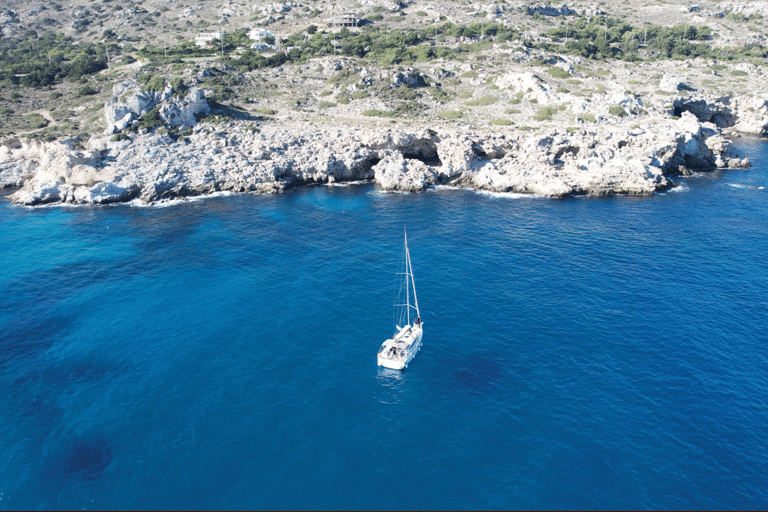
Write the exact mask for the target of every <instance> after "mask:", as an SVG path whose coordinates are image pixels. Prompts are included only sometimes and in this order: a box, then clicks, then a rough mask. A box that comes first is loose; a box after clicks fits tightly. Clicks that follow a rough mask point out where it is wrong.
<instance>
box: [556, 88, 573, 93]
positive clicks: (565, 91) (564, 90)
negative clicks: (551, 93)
mask: <svg viewBox="0 0 768 512" xmlns="http://www.w3.org/2000/svg"><path fill="white" fill-rule="evenodd" d="M556 90H557V92H561V93H569V92H571V91H570V89H566V88H565V87H558V88H557V89H556Z"/></svg>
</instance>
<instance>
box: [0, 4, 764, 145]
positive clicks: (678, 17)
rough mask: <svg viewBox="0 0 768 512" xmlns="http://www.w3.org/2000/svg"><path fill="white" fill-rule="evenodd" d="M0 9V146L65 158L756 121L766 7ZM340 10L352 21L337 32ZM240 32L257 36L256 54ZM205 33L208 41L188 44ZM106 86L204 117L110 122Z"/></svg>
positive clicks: (755, 127)
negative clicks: (237, 141) (172, 145)
mask: <svg viewBox="0 0 768 512" xmlns="http://www.w3.org/2000/svg"><path fill="white" fill-rule="evenodd" d="M0 5H2V14H1V15H0V27H2V32H3V39H2V40H0V45H1V46H0V48H1V50H2V55H1V57H2V59H0V140H4V141H5V143H6V144H10V145H13V144H17V143H16V142H14V141H16V140H18V138H19V137H21V138H23V140H37V141H40V142H52V141H56V140H65V139H66V140H69V139H70V138H72V137H75V139H72V140H74V141H75V142H74V145H75V147H77V146H78V145H82V144H85V141H87V140H89V139H91V138H93V137H97V138H98V137H102V136H103V134H104V133H105V130H106V134H107V135H108V136H111V137H112V139H113V140H120V139H125V138H130V137H134V135H132V134H138V135H141V134H146V133H154V132H157V133H158V134H161V135H167V136H169V137H171V138H172V139H173V140H174V141H175V140H179V137H181V138H184V137H187V136H189V135H190V134H191V133H192V132H191V128H192V126H193V125H196V126H197V127H196V128H195V130H199V127H208V128H205V129H206V130H208V131H209V132H210V131H219V132H222V133H228V132H231V131H232V130H243V129H248V130H255V131H260V130H263V129H265V128H270V129H272V130H276V129H286V130H298V131H302V130H305V131H313V130H315V131H317V130H324V129H327V128H333V127H347V128H354V127H359V128H366V129H374V128H384V129H386V128H396V129H407V130H421V129H430V130H436V129H441V130H480V131H482V132H483V133H490V134H494V133H495V134H510V135H512V136H522V135H526V134H530V135H536V134H546V133H549V132H551V131H553V130H567V132H568V133H571V134H574V133H577V132H580V131H584V130H587V131H589V130H592V127H595V128H597V127H601V126H612V125H621V126H623V127H625V128H626V129H630V128H632V127H634V126H641V125H649V126H653V125H655V124H658V120H660V119H673V118H677V117H679V116H680V115H681V113H682V112H684V111H686V110H689V111H692V112H695V113H696V115H697V117H698V118H699V120H700V121H702V122H704V121H712V122H715V120H718V122H717V123H716V124H717V125H718V127H719V128H720V129H723V130H725V131H726V132H727V131H729V130H731V129H732V128H734V126H736V127H737V128H738V127H741V128H742V129H741V130H739V131H747V132H750V133H757V134H762V133H764V127H765V126H766V125H768V121H767V122H766V123H762V120H763V117H765V115H766V114H768V105H766V102H765V100H766V98H768V85H767V84H766V81H765V75H764V73H765V70H766V67H765V66H766V63H768V51H766V48H765V46H764V44H765V37H766V30H767V29H768V26H767V25H766V22H767V20H768V18H766V16H768V7H766V5H765V3H764V2H740V3H733V2H713V1H706V2H699V3H695V4H694V3H692V2H676V3H673V2H661V1H646V2H642V1H641V2H632V3H630V2H629V1H625V2H599V3H590V4H575V5H570V6H566V5H561V6H553V5H544V4H542V5H537V4H528V5H524V4H522V3H521V2H505V1H501V2H496V3H489V4H476V3H473V2H471V1H465V2H437V1H426V0H419V1H413V2H404V1H401V2H395V3H393V2H384V1H368V0H363V1H361V2H356V3H353V2H351V1H347V2H344V1H338V2H329V1H326V0H319V1H314V2H312V1H308V2H304V3H300V2H290V3H270V4H267V3H244V2H197V3H195V2H188V1H181V0H179V1H169V2H159V1H146V2H135V1H130V2H124V1H119V0H108V1H106V0H103V1H99V0H94V1H85V2H71V3H67V4H59V3H55V2H31V3H29V4H19V3H18V2H8V1H3V2H0ZM345 13H353V14H352V16H354V17H355V18H356V20H357V21H356V23H357V25H358V26H340V25H339V23H338V21H339V19H340V16H342V15H343V14H345ZM253 29H263V30H268V31H269V32H270V33H271V36H270V37H266V38H264V40H263V41H260V42H261V43H263V45H262V46H261V47H260V48H257V49H254V48H251V45H252V44H253V43H254V42H256V41H254V40H252V39H250V38H249V32H250V31H251V30H253ZM203 32H206V33H207V32H220V33H223V35H222V37H221V38H214V39H212V40H211V41H209V42H208V43H207V44H204V45H203V46H197V45H196V44H195V36H196V35H197V34H200V33H203ZM121 83H124V84H126V87H127V86H128V85H129V84H131V83H133V84H138V87H140V89H142V90H144V91H145V94H159V93H160V92H161V91H163V90H164V89H165V90H166V94H167V95H171V94H172V95H173V97H174V98H177V97H178V98H181V97H183V96H184V95H185V94H187V92H188V91H195V90H200V91H202V94H203V95H204V96H205V97H206V98H207V101H208V102H209V104H210V107H211V108H210V109H206V111H205V113H204V114H203V113H201V114H199V115H198V114H195V116H196V118H195V120H192V121H190V122H188V123H182V124H174V123H169V122H168V121H167V119H165V118H162V116H161V118H158V112H159V110H158V109H159V108H160V107H161V105H160V104H159V103H158V104H157V109H155V110H153V111H152V112H146V111H142V112H141V113H140V114H141V115H142V116H143V117H141V119H136V118H133V120H129V121H126V122H127V123H128V124H127V125H126V126H125V128H123V127H119V128H115V127H114V126H113V125H112V124H114V122H115V121H116V120H117V118H115V119H112V120H111V121H110V123H112V124H108V122H107V120H108V119H111V118H112V117H114V115H115V113H114V112H115V111H114V109H115V108H118V107H116V106H115V105H119V102H120V101H122V100H124V97H123V98H121V97H119V96H121V95H123V96H125V95H126V94H128V93H126V92H122V91H126V90H128V89H125V87H124V86H119V87H118V88H117V89H115V86H116V84H121ZM131 87H134V89H135V87H136V85H133V86H131ZM116 90H119V91H121V92H120V93H119V94H117V95H116V96H115V97H113V93H114V92H115V91H116ZM168 98H170V96H168ZM174 101H175V100H174ZM697 102H698V103H697ZM105 103H109V104H110V105H112V107H110V108H108V109H107V111H106V112H105V109H104V105H105ZM153 105H154V103H153ZM166 108H167V107H166ZM174 108H177V107H174ZM110 109H112V110H110ZM697 109H698V110H697ZM118 111H120V112H123V111H122V110H119V108H118ZM703 111H706V112H707V113H706V114H701V112H703ZM700 114H701V115H700ZM185 115H191V114H189V113H186V114H185ZM118 132H121V133H118ZM195 133H197V132H195ZM113 134H114V135H113ZM78 141H79V142H78ZM711 158H714V156H712V157H711Z"/></svg>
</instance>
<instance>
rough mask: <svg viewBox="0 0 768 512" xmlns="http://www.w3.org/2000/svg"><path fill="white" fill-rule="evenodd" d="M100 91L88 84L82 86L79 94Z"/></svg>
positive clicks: (83, 94)
mask: <svg viewBox="0 0 768 512" xmlns="http://www.w3.org/2000/svg"><path fill="white" fill-rule="evenodd" d="M98 92H99V91H97V90H96V89H94V88H93V87H91V86H90V85H86V86H84V87H81V88H79V89H78V90H77V95H78V96H91V95H93V94H97V93H98Z"/></svg>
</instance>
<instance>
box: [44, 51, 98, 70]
mask: <svg viewBox="0 0 768 512" xmlns="http://www.w3.org/2000/svg"><path fill="white" fill-rule="evenodd" d="M107 64H109V54H107ZM48 65H49V66H53V63H52V62H51V50H48Z"/></svg>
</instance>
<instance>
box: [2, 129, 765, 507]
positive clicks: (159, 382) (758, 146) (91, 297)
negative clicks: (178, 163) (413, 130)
mask: <svg viewBox="0 0 768 512" xmlns="http://www.w3.org/2000/svg"><path fill="white" fill-rule="evenodd" d="M741 144H742V145H743V147H744V148H745V149H746V150H747V151H749V152H750V153H751V155H750V156H751V158H752V161H753V163H754V167H753V169H751V170H749V171H717V172H713V173H706V174H701V175H695V176H693V177H691V178H686V179H683V180H681V183H682V184H683V187H681V188H680V189H678V190H677V191H674V192H668V193H666V194H657V195H654V196H652V197H641V198H633V197H616V198H573V199H565V200H550V199H543V198H535V197H512V198H505V197H499V196H492V195H484V194H480V193H475V192H469V191H459V190H449V189H435V190H430V191H428V192H426V193H423V194H387V193H383V192H381V191H378V190H377V189H376V188H374V187H373V186H371V185H358V186H350V187H315V188H309V189H304V190H296V191H292V192H290V193H286V194H281V195H275V196H256V195H240V196H231V197H222V198H214V199H209V200H204V201H196V202H190V203H181V204H176V205H171V206H168V207H166V208H135V207H130V206H117V207H103V208H77V209H73V208H45V209H24V208H17V207H11V206H10V205H9V204H8V203H7V201H4V202H2V203H0V242H1V243H0V263H1V264H2V268H3V271H2V272H0V411H2V413H0V418H1V419H0V457H2V463H1V464H0V509H17V508H32V509H40V508H64V509H75V508H100V509H105V508H118V509H125V508H131V509H148V508H151V509H156V508H161V509H164V508H176V509H178V508H193V509H201V508H203V509H205V508H224V509H237V508H243V509H254V508H255V509H267V508H279V509H295V508H320V509H330V508H365V509H370V508H385V509H404V508H406V509H412V508H419V509H433V508H459V509H463V508H482V509H494V508H505V509H508V508H514V509H542V508H545V509H560V508H565V509H581V508H598V509H600V508H608V509H626V508H654V509H656V508H673V509H683V508H694V509H701V508H706V509H711V508H740V509H752V508H761V509H765V508H768V491H766V489H768V449H767V448H766V442H765V440H766V439H768V407H767V404H766V401H767V400H768V399H767V398H766V396H768V395H767V393H768V381H767V377H766V375H768V364H767V363H768V336H766V327H768V308H767V307H766V306H768V299H767V298H766V297H768V293H767V292H768V277H767V276H768V272H767V271H768V263H766V261H767V260H766V254H767V253H768V204H767V201H766V199H768V195H767V194H768V191H766V189H765V188H762V187H768V146H767V145H766V144H765V143H764V142H760V141H754V140H745V141H743V142H741ZM404 225H407V226H408V230H409V232H408V234H409V241H410V246H411V253H412V259H413V266H414V271H415V274H416V284H417V287H418V292H419V303H420V305H421V308H422V311H423V319H424V322H425V334H424V349H423V350H422V351H421V352H420V353H419V355H418V356H417V357H416V359H415V360H414V361H413V363H412V364H411V365H410V367H409V369H408V370H407V371H406V372H405V373H397V372H389V371H385V370H381V369H378V368H377V367H376V359H375V354H376V350H377V349H378V347H379V345H380V343H381V342H382V341H383V339H384V338H385V337H386V336H388V335H389V334H390V333H391V329H392V326H391V319H392V311H391V301H392V284H393V279H394V276H393V273H394V272H395V270H396V268H397V263H398V258H399V251H400V246H401V243H402V229H403V226H404Z"/></svg>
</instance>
